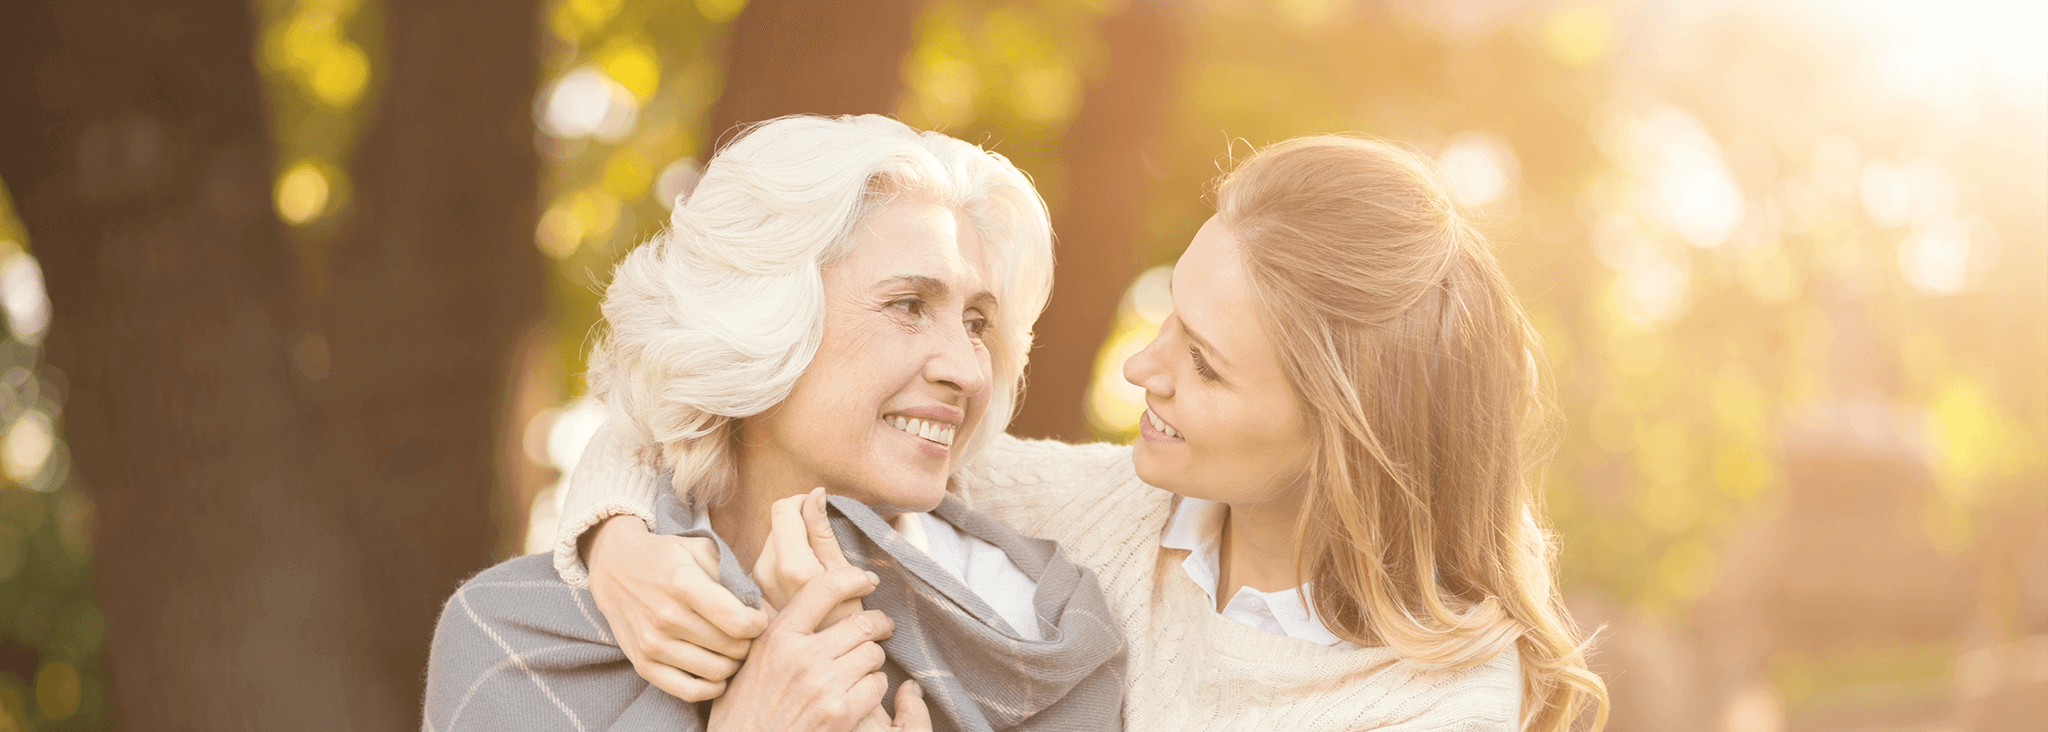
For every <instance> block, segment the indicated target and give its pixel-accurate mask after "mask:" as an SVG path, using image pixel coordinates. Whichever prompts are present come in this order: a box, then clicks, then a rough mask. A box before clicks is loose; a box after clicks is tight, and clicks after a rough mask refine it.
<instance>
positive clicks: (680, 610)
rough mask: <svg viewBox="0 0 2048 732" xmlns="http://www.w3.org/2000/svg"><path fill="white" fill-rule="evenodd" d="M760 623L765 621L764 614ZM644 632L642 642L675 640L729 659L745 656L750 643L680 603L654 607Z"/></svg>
mask: <svg viewBox="0 0 2048 732" xmlns="http://www.w3.org/2000/svg"><path fill="white" fill-rule="evenodd" d="M748 609H749V610H752V608H748ZM754 612H760V611H758V610H755V611H754ZM761 623H762V624H763V625H766V624H767V619H766V617H765V614H764V617H763V618H762V619H761ZM646 635H647V636H649V637H648V638H644V639H642V641H641V642H642V643H663V642H672V643H673V642H679V643H683V644H685V645H692V646H696V647H699V648H702V649H704V650H707V651H710V652H712V653H716V654H719V655H721V656H725V657H726V658H730V659H733V660H745V659H746V657H747V649H748V648H749V647H751V644H750V643H749V642H748V641H749V639H746V638H734V637H732V636H731V635H730V634H727V633H726V632H725V631H723V630H720V629H719V628H718V626H717V625H714V624H712V622H711V621H710V620H707V619H705V618H704V616H702V615H699V614H697V613H696V612H694V611H692V610H690V609H689V608H687V607H684V606H682V605H680V604H673V605H669V606H668V607H667V608H666V609H663V610H657V611H655V612H654V622H653V623H651V624H649V625H648V626H647V632H646Z"/></svg>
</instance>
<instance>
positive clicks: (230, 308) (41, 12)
mask: <svg viewBox="0 0 2048 732" xmlns="http://www.w3.org/2000/svg"><path fill="white" fill-rule="evenodd" d="M7 16H8V17H7V21H6V22H5V23H0V98H5V99H8V100H12V101H11V103H10V104H9V105H8V107H7V111H6V113H5V114H0V139H5V140H6V143H5V144H4V145H0V177H4V179H5V180H6V182H7V184H8V185H9V186H10V188H11V189H12V192H13V194H14V197H15V200H16V202H17V206H18V208H19V210H20V212H21V217H22V219H23V221H24V223H25V224H26V225H27V227H28V231H29V235H30V243H31V244H32V245H33V246H34V247H35V250H36V253H37V254H38V255H39V256H40V258H41V260H42V263H43V267H44V273H45V277H46V281H47V283H48V289H49V295H50V300H51V302H52V304H53V306H54V310H55V313H56V316H55V321H54V327H53V328H52V329H51V330H52V333H51V336H50V340H49V344H48V347H49V351H48V359H49V362H50V363H51V364H52V365H53V366H55V367H57V368H59V369H62V370H63V372H64V373H65V374H67V375H68V379H69V382H70V384H71V388H70V394H71V400H70V403H69V404H67V405H65V417H66V422H67V425H66V430H65V431H66V434H67V437H68V440H69V444H70V447H71V451H72V457H73V460H74V461H75V462H76V464H77V465H78V466H79V467H78V472H79V475H80V479H81V480H82V481H83V482H84V483H85V485H86V488H87V490H88V491H89V493H90V494H91V495H92V496H93V497H94V499H95V500H96V503H97V507H98V528H97V532H96V534H95V539H94V559H93V563H94V564H93V567H94V574H95V582H94V584H95V591H96V593H97V595H98V602H99V604H100V608H101V609H102V612H103V614H104V618H105V637H106V648H107V650H108V665H109V669H110V670H109V673H110V683H111V684H112V687H113V688H112V690H111V691H112V695H113V697H112V705H111V706H112V711H113V714H114V715H115V719H116V722H117V724H118V725H119V726H120V727H121V728H123V729H134V730H142V729H151V730H155V729H174V730H186V729H222V728H226V729H298V730H325V729H333V730H341V729H362V728H387V729H389V728H394V727H398V726H402V725H404V724H405V720H407V719H409V718H410V717H411V715H414V714H416V711H415V709H416V708H417V706H418V702H417V699H416V698H392V697H391V696H390V695H389V694H387V693H384V690H383V689H380V688H378V686H377V684H378V679H379V674H380V673H382V672H381V671H380V670H379V669H378V667H377V664H376V662H375V660H374V659H373V658H372V657H371V656H370V652H371V651H372V650H373V649H374V648H375V644H376V641H377V640H378V639H379V636H375V635H371V634H369V631H371V630H372V629H373V627H372V626H369V625H368V624H366V623H364V622H362V619H361V618H359V617H358V613H357V611H358V610H360V609H361V608H364V607H366V606H370V605H374V604H375V602H376V598H375V597H374V594H375V593H376V592H377V590H376V589H374V588H373V587H372V586H371V585H370V584H369V582H368V577H367V575H365V574H364V573H363V572H362V570H363V569H364V567H362V566H361V565H360V563H359V558H360V556H361V553H360V552H359V551H357V547H358V546H359V545H361V544H362V543H364V541H365V539H364V537H362V536H360V535H355V534H353V533H352V532H351V531H350V529H349V527H348V526H347V525H346V523H345V521H344V518H345V515H344V514H343V513H342V510H341V509H342V504H341V503H340V501H341V500H342V499H343V497H344V491H345V490H348V489H353V488H356V487H355V486H348V485H347V484H346V483H344V482H343V481H342V480H340V478H339V476H338V475H337V474H336V473H335V471H334V470H333V468H334V464H333V462H332V461H331V460H330V459H329V457H328V453H327V451H326V449H325V447H324V445H323V436H322V432H323V429H322V425H321V422H322V420H321V408H320V406H319V403H318V402H319V400H318V397H317V396H316V395H315V394H314V393H313V392H312V387H311V384H310V383H309V382H308V381H307V380H306V379H304V378H302V377H301V375H300V374H299V373H298V372H296V371H294V369H293V368H292V359H291V355H290V354H291V352H292V348H293V346H294V344H295V343H296V342H297V337H296V332H297V330H298V328H299V322H298V321H299V319H300V317H301V316H302V315H303V313H302V312H301V311H300V308H299V306H298V304H297V302H296V293H295V292H294V291H293V285H292V283H293V281H294V273H295V272H296V268H297V265H296V262H295V260H294V256H293V249H292V246H291V243H290V240H289V238H288V234H287V232H286V231H285V230H284V227H283V226H282V225H281V224H280V223H279V222H278V220H277V218H276V217H275V216H274V215H273V214H272V213H271V208H270V205H269V200H270V181H271V175H272V170H273V164H272V160H271V144H270V139H269V133H268V129H267V118H268V108H267V107H266V105H265V104H264V102H263V96H262V91H261V88H260V86H259V83H258V79H257V76H256V70H255V68H254V67H253V66H252V65H251V63H250V58H251V55H252V45H253V40H254V28H253V27H252V25H253V19H252V16H251V11H250V9H249V6H248V4H247V3H246V2H243V0H192V1H191V2H184V3H180V4H178V5H175V6H169V5H159V4H156V3H148V2H121V1H118V0H63V1H62V2H54V1H45V2H23V3H16V4H14V5H12V6H11V8H10V11H9V12H8V13H7Z"/></svg>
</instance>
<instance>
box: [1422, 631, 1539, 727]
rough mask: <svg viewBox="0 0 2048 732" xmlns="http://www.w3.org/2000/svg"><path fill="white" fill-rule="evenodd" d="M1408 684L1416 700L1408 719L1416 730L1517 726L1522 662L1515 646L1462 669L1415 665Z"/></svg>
mask: <svg viewBox="0 0 2048 732" xmlns="http://www.w3.org/2000/svg"><path fill="white" fill-rule="evenodd" d="M1407 663H1411V664H1412V662H1407ZM1407 685H1409V686H1410V690H1411V691H1412V692H1414V696H1413V697H1411V698H1412V699H1413V700H1414V701H1415V702H1416V705H1415V707H1414V710H1413V711H1414V713H1415V716H1414V718H1413V719H1412V720H1411V721H1410V722H1409V724H1410V725H1413V726H1415V728H1416V729H1430V730H1470V731H1472V732H1495V731H1499V732H1513V731H1514V730H1516V729H1518V728H1519V727H1520V724H1521V714H1522V664H1521V654H1520V652H1519V651H1518V650H1517V649H1516V647H1515V646H1514V645H1509V646H1508V647H1507V649H1506V650H1503V651H1501V652H1500V653H1497V654H1495V655H1494V656H1493V657H1492V658H1490V659H1487V660H1486V661H1484V662H1481V663H1479V664H1476V665H1473V666H1467V667H1464V668H1450V669H1442V668H1427V667H1422V666H1420V665H1419V664H1418V665H1417V668H1416V670H1415V673H1414V674H1413V675H1412V676H1409V678H1408V679H1407Z"/></svg>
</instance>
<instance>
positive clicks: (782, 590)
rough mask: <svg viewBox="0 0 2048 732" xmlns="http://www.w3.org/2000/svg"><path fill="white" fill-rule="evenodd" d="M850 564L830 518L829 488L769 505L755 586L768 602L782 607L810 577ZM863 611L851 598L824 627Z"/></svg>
mask: <svg viewBox="0 0 2048 732" xmlns="http://www.w3.org/2000/svg"><path fill="white" fill-rule="evenodd" d="M846 566H850V565H849V564H848V563H847V561H846V554H845V553H843V552H841V551H840V549H839V539H838V537H836V536H834V535H833V534H832V522H831V521H830V520H828V519H826V518H825V489H824V488H814V489H812V490H811V492H810V493H808V494H805V495H801V496H790V497H788V498H784V499H782V500H779V501H776V502H775V503H774V504H772V505H770V506H769V530H768V541H767V542H765V543H763V544H762V545H761V556H760V557H759V558H758V559H757V560H755V562H754V584H757V585H760V587H761V597H762V599H764V600H766V601H767V602H768V604H769V605H771V606H774V607H782V606H783V605H786V604H788V602H789V598H790V597H791V596H792V595H794V594H796V591H797V588H799V587H803V586H804V584H805V583H808V582H810V581H811V578H813V577H817V576H818V575H821V574H824V573H826V572H829V571H832V570H835V569H839V568H840V567H846ZM859 611H860V601H859V600H847V601H845V602H843V603H840V605H839V606H838V607H834V608H832V611H831V612H830V613H828V614H826V616H825V622H824V624H825V625H831V624H833V623H836V622H839V619H840V618H843V617H846V616H848V615H852V614H853V613H856V612H859Z"/></svg>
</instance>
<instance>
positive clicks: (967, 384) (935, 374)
mask: <svg viewBox="0 0 2048 732" xmlns="http://www.w3.org/2000/svg"><path fill="white" fill-rule="evenodd" d="M938 337H939V338H941V341H942V342H940V343H938V344H936V347H937V352H936V353H934V354H932V358H931V360H929V361H926V362H925V378H927V379H930V380H932V381H934V382H938V383H941V384H947V385H950V386H951V387H952V388H954V389H957V390H959V391H960V393H961V394H964V395H967V396H973V395H976V394H980V393H981V391H982V390H983V389H987V388H988V379H989V375H988V371H987V369H984V368H982V359H981V354H980V352H979V351H978V350H977V349H976V348H975V345H974V340H973V339H972V338H970V337H968V335H967V332H966V330H965V329H962V330H961V331H960V332H959V333H951V334H945V335H942V336H938Z"/></svg>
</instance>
